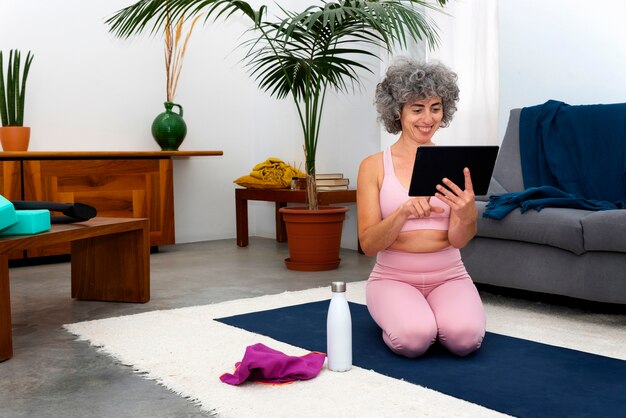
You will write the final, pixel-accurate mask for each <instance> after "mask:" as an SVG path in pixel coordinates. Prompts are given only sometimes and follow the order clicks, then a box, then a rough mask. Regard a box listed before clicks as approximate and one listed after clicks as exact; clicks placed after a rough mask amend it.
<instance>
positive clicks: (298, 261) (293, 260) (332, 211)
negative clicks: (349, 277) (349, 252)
mask: <svg viewBox="0 0 626 418" xmlns="http://www.w3.org/2000/svg"><path fill="white" fill-rule="evenodd" d="M347 211H348V208H347V207H345V206H320V207H319V210H308V209H307V208H306V206H288V207H284V208H280V213H281V214H282V216H283V220H284V221H285V226H286V228H287V242H288V244H289V254H290V257H289V258H287V259H285V265H286V266H287V268H288V269H290V270H299V271H323V270H333V269H336V268H337V267H339V262H340V261H341V259H340V258H339V251H340V246H341V230H342V229H343V221H344V219H345V218H346V212H347Z"/></svg>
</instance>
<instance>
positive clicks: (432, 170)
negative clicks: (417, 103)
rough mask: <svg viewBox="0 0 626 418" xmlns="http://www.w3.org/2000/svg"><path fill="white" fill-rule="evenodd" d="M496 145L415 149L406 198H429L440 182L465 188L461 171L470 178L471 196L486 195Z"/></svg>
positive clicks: (495, 155)
mask: <svg viewBox="0 0 626 418" xmlns="http://www.w3.org/2000/svg"><path fill="white" fill-rule="evenodd" d="M499 148H500V147H499V146H497V145H449V146H421V147H418V148H417V154H416V155H415V163H414V164H413V175H412V176H411V185H410V186H409V196H433V195H434V194H435V192H436V191H437V188H436V186H437V185H438V184H441V185H444V184H443V183H442V179H443V178H444V177H447V178H449V179H450V180H452V182H454V184H456V185H457V186H459V187H460V188H461V189H464V188H465V177H464V176H463V168H464V167H468V168H469V169H470V174H471V176H472V185H473V186H474V194H475V195H477V196H478V195H486V194H487V189H488V188H489V182H490V180H491V174H492V173H493V167H494V166H495V164H496V157H497V156H498V149H499Z"/></svg>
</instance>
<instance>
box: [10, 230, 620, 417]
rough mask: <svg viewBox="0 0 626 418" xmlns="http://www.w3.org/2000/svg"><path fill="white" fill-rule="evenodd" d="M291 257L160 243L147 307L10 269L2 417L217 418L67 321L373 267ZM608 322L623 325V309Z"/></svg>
mask: <svg viewBox="0 0 626 418" xmlns="http://www.w3.org/2000/svg"><path fill="white" fill-rule="evenodd" d="M287 256H288V248H287V244H285V243H278V242H276V241H274V240H273V239H266V238H257V237H251V239H250V245H249V246H248V247H246V248H239V247H237V246H236V245H235V240H233V239H229V240H218V241H207V242H200V243H192V244H179V245H173V246H167V247H161V248H160V250H159V252H158V253H155V254H152V255H151V300H150V302H148V303H146V304H132V303H107V302H89V301H77V300H72V299H71V297H70V264H69V262H63V263H56V264H43V265H37V266H26V267H14V268H11V270H10V275H11V299H12V308H13V309H12V315H13V336H14V341H13V345H14V357H13V358H12V359H10V360H8V361H5V362H2V363H0V417H2V418H4V417H11V418H13V417H28V418H39V417H81V418H83V417H84V418H88V417H116V418H118V417H137V418H138V417H151V418H152V417H155V418H159V417H204V416H212V414H210V413H206V412H203V411H201V410H200V409H199V408H198V407H197V406H195V405H194V404H193V403H192V402H190V401H189V400H186V399H184V398H182V397H180V396H178V395H176V394H174V393H172V392H170V391H168V390H167V389H165V388H163V387H161V386H159V385H157V384H155V383H154V382H152V381H149V380H146V379H143V378H142V377H141V376H139V375H137V374H135V373H133V372H132V370H131V369H130V368H129V367H127V366H124V365H122V364H119V363H117V362H116V361H115V360H114V359H112V358H111V357H108V356H106V355H102V354H99V353H98V352H97V351H96V350H95V349H93V348H90V347H89V345H88V343H86V342H77V341H75V339H74V337H73V336H72V335H70V334H69V333H68V332H66V331H65V330H64V329H63V328H62V325H63V324H68V323H74V322H80V321H86V320H92V319H101V318H108V317H114V316H121V315H130V314H135V313H140V312H147V311H153V310H160V309H172V308H179V307H185V306H195V305H205V304H210V303H216V302H222V301H226V300H234V299H240V298H244V297H253V296H261V295H267V294H276V293H281V292H284V291H294V290H303V289H308V288H312V287H318V286H326V285H329V284H330V282H331V281H333V280H344V281H347V282H351V281H360V280H365V279H366V278H367V277H368V275H369V272H370V270H371V268H372V266H373V263H374V259H373V258H372V257H366V256H364V255H361V254H358V253H357V252H356V251H351V250H342V254H341V257H342V262H341V265H340V267H339V268H338V269H337V270H332V271H327V272H318V273H303V272H294V271H290V270H287V269H286V268H285V267H284V263H283V260H284V258H285V257H287ZM479 289H480V291H481V296H482V298H483V300H485V301H486V300H487V299H489V298H491V300H492V301H493V300H494V298H497V299H504V303H509V304H527V303H531V304H533V305H536V304H538V303H540V304H543V306H544V309H545V310H547V311H549V312H554V313H556V314H559V315H570V314H571V315H577V314H578V313H579V309H580V308H579V304H578V303H575V304H574V305H573V306H574V308H573V307H572V306H567V305H561V306H560V305H558V304H552V303H547V304H546V303H545V302H542V301H540V302H538V301H537V300H532V299H528V298H520V297H511V295H510V294H507V295H502V294H500V293H499V292H494V290H497V289H489V288H481V287H479ZM515 296H519V295H515ZM499 302H500V303H502V302H503V301H502V300H500V301H499ZM592 309H595V308H592ZM607 318H609V317H607ZM610 318H617V320H616V323H617V324H623V323H624V318H626V313H625V311H624V309H623V307H620V309H619V311H618V314H617V316H611V317H610ZM207 378H210V376H208V377H207Z"/></svg>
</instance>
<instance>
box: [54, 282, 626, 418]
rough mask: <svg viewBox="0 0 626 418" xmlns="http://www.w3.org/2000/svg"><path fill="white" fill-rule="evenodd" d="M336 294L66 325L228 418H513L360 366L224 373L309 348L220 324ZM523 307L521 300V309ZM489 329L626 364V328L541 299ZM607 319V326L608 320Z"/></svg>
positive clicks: (498, 318) (505, 314)
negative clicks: (286, 375)
mask: <svg viewBox="0 0 626 418" xmlns="http://www.w3.org/2000/svg"><path fill="white" fill-rule="evenodd" d="M347 295H348V299H349V300H350V301H352V302H357V303H364V302H365V282H358V283H348V291H347ZM329 296H330V292H329V289H328V288H326V287H325V288H316V289H310V290H305V291H299V292H286V293H282V294H278V295H269V296H262V297H257V298H250V299H241V300H235V301H229V302H223V303H218V304H214V305H206V306H195V307H189V308H181V309H172V310H166V311H153V312H148V313H143V314H137V315H129V316H122V317H115V318H108V319H102V320H96V321H87V322H81V323H76V324H68V325H65V328H66V329H67V330H68V331H69V332H70V333H72V334H74V335H76V336H77V338H78V340H81V341H88V342H89V343H90V344H91V345H93V346H94V347H97V348H98V349H99V350H100V351H102V352H104V353H106V354H109V355H111V356H113V357H114V358H116V359H117V360H118V361H119V362H120V363H122V364H125V365H128V366H129V367H132V369H133V370H135V371H136V372H138V373H141V375H142V377H144V378H146V379H152V380H155V381H156V382H158V383H159V384H161V385H163V386H165V387H167V388H168V389H170V390H171V391H173V392H175V393H177V394H179V395H181V396H183V397H186V398H189V399H190V400H192V401H194V402H196V403H197V404H198V405H199V406H200V407H201V408H202V409H204V410H206V411H211V412H216V413H217V414H218V415H219V416H221V417H237V418H238V417H294V416H299V417H417V416H420V417H451V416H454V417H495V416H505V415H503V414H501V413H499V412H496V411H492V410H489V409H486V408H484V407H482V406H479V405H475V404H472V403H469V402H466V401H463V400H460V399H456V398H453V397H450V396H448V395H445V394H442V393H439V392H436V391H433V390H430V389H427V388H424V387H421V386H417V385H414V384H411V383H407V382H404V381H401V380H397V379H393V378H390V377H387V376H384V375H381V374H378V373H376V372H373V371H371V370H365V369H361V368H358V367H354V368H353V369H352V370H351V371H349V372H347V373H334V372H331V371H328V370H327V369H326V368H325V367H324V368H323V369H322V372H321V373H320V375H319V376H318V377H316V378H315V379H312V380H309V381H303V382H296V383H294V384H290V385H284V386H269V385H259V384H254V383H245V384H244V385H241V386H230V385H227V384H225V383H222V382H221V381H220V380H219V376H220V375H221V374H223V373H225V372H232V371H233V368H234V364H235V363H236V362H237V361H239V360H241V358H242V356H243V353H244V350H245V347H246V346H248V345H251V344H255V343H258V342H261V343H263V344H265V345H267V346H269V347H271V348H274V349H277V350H280V351H283V352H284V353H286V354H289V355H303V354H306V352H307V351H305V350H303V349H301V348H299V347H294V346H291V345H288V344H285V343H282V342H280V341H276V340H274V339H271V338H268V337H265V336H262V335H259V334H254V333H251V332H248V331H245V330H241V329H238V328H234V327H231V326H229V325H225V324H222V323H220V322H217V321H214V320H213V319H214V318H221V317H227V316H232V315H237V314H242V313H248V312H255V311H264V310H267V309H273V308H279V307H284V306H291V305H297V304H302V303H306V302H313V301H318V300H324V299H328V298H329ZM516 305H518V304H516ZM485 307H486V310H487V318H488V327H487V328H488V330H489V331H491V332H495V333H499V334H505V335H510V336H514V337H518V338H524V339H529V340H534V341H538V342H543V343H546V344H552V345H558V346H562V347H567V348H572V349H577V350H581V351H586V352H590V353H595V354H601V355H605V356H610V357H615V358H620V359H623V360H626V348H625V347H624V344H623V339H624V336H625V335H624V330H623V328H621V327H620V326H618V325H619V324H615V323H610V321H605V320H604V318H603V315H601V314H598V315H595V314H589V315H586V314H580V313H578V314H576V315H568V316H561V315H558V316H557V315H554V314H553V313H552V312H551V311H550V309H545V307H544V308H543V309H535V307H534V306H533V304H532V303H529V304H526V305H521V304H520V305H519V306H515V307H512V306H507V305H505V304H504V303H501V302H500V301H499V299H497V298H494V300H493V301H492V302H486V304H485ZM607 322H608V323H607Z"/></svg>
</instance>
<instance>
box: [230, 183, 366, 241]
mask: <svg viewBox="0 0 626 418" xmlns="http://www.w3.org/2000/svg"><path fill="white" fill-rule="evenodd" d="M317 199H318V202H319V204H320V205H330V204H335V203H356V189H347V190H324V191H318V192H317ZM248 200H260V201H265V202H275V204H276V212H275V213H276V214H275V218H276V219H275V222H276V241H279V242H285V241H287V230H286V229H285V222H283V217H282V214H281V213H280V212H279V209H280V208H282V207H285V206H287V203H303V204H304V203H306V190H291V189H242V188H236V189H235V211H236V219H237V245H238V246H240V247H247V246H248ZM359 252H361V247H360V246H359Z"/></svg>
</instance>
